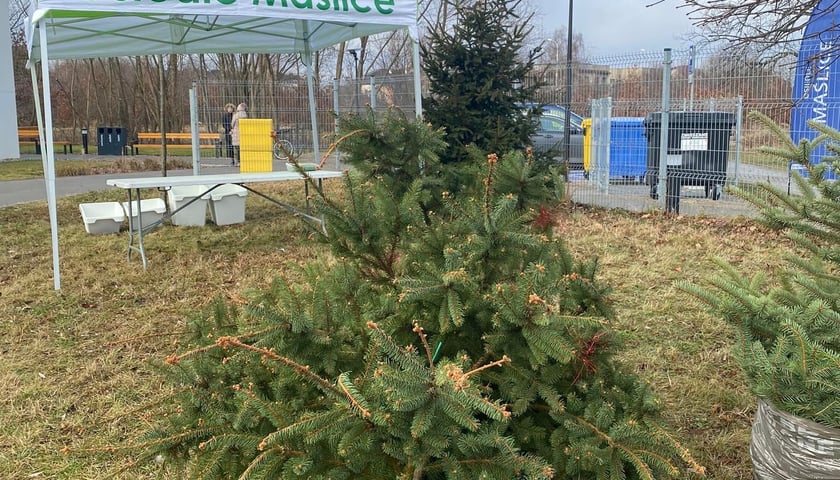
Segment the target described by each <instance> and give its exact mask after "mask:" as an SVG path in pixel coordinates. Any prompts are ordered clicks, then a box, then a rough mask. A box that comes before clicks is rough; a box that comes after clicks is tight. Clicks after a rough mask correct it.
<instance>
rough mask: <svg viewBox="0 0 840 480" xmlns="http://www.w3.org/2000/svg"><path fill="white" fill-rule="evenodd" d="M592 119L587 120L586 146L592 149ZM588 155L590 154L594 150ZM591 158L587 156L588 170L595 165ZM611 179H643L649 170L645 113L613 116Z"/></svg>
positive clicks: (611, 123) (611, 125) (611, 122)
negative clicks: (642, 115)
mask: <svg viewBox="0 0 840 480" xmlns="http://www.w3.org/2000/svg"><path fill="white" fill-rule="evenodd" d="M591 125H592V122H591V119H586V120H584V126H585V128H586V130H587V135H586V138H585V142H587V143H586V147H587V148H589V149H591V148H592V146H591V142H592V135H591V134H590V133H591V132H590V130H589V129H591ZM585 155H587V156H590V158H591V155H592V153H591V150H590V151H589V152H586V153H585ZM589 160H590V159H585V161H584V168H585V169H586V171H587V173H589V170H590V169H592V167H593V165H591V164H590V161H589ZM607 170H608V171H609V174H608V175H609V178H610V180H627V179H633V180H639V181H643V180H644V176H645V173H646V171H647V138H646V137H645V117H613V118H611V119H610V162H609V168H608V169H607Z"/></svg>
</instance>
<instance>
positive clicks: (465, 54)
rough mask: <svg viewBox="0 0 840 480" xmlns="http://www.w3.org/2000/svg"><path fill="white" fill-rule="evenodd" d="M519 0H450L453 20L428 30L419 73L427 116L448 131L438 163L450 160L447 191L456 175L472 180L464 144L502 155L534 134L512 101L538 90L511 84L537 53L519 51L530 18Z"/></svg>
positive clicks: (452, 187)
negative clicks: (424, 89)
mask: <svg viewBox="0 0 840 480" xmlns="http://www.w3.org/2000/svg"><path fill="white" fill-rule="evenodd" d="M521 3H522V0H479V1H476V2H453V3H452V7H453V10H454V12H455V16H454V19H453V23H452V24H450V25H447V26H441V27H440V29H439V30H433V31H432V32H430V40H429V42H428V44H424V45H423V46H422V48H423V70H424V71H425V72H426V75H427V76H428V77H429V96H428V97H427V98H424V99H423V103H424V109H425V118H426V119H427V120H428V121H429V122H430V123H431V124H432V125H433V126H434V127H435V128H444V129H445V132H446V133H445V137H444V139H445V140H446V143H447V144H448V148H447V150H446V152H445V153H444V154H443V163H444V164H454V165H452V168H451V169H450V172H449V173H450V175H451V176H450V177H449V178H450V179H451V185H449V186H448V187H447V188H448V189H449V190H450V191H453V192H455V191H457V190H458V187H460V185H461V184H462V183H458V180H464V179H469V178H473V175H472V174H473V173H474V172H472V171H469V172H463V171H461V170H459V169H460V168H461V164H465V163H466V164H469V163H471V162H470V154H469V152H468V147H469V146H474V147H475V148H477V149H479V150H480V152H482V155H483V154H488V153H496V154H499V155H501V154H504V153H507V152H509V151H511V150H514V149H520V148H522V147H523V146H524V145H526V144H527V142H528V138H529V136H530V135H531V134H532V133H533V132H534V131H535V128H536V126H535V125H534V123H533V122H532V121H531V118H530V116H529V115H523V114H522V111H521V107H520V106H518V105H517V103H519V104H522V103H526V102H531V101H533V98H534V94H535V92H536V91H537V89H538V88H539V87H540V85H538V84H531V85H523V86H522V87H521V88H516V87H517V86H518V85H519V84H518V83H517V82H521V83H525V80H526V79H527V78H529V77H530V72H531V71H532V70H533V69H534V61H535V59H536V58H537V56H538V55H539V50H533V51H528V52H525V53H523V50H524V44H525V41H526V39H527V37H528V35H529V33H530V31H531V26H530V25H531V22H530V17H527V18H521V17H520V16H519V15H518V14H517V10H519V9H520V4H521ZM523 56H524V58H523ZM459 173H460V174H461V175H460V176H459Z"/></svg>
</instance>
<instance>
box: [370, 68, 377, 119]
mask: <svg viewBox="0 0 840 480" xmlns="http://www.w3.org/2000/svg"><path fill="white" fill-rule="evenodd" d="M370 109H371V110H373V111H376V77H375V76H373V75H371V76H370Z"/></svg>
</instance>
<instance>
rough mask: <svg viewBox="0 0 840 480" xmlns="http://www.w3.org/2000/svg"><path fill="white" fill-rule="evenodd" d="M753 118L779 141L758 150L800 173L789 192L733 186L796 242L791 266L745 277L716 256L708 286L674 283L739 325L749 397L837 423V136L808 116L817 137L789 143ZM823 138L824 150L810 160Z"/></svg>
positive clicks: (770, 125) (839, 282) (839, 392)
mask: <svg viewBox="0 0 840 480" xmlns="http://www.w3.org/2000/svg"><path fill="white" fill-rule="evenodd" d="M751 116H752V117H753V118H754V119H757V120H759V121H760V122H761V123H762V124H764V125H765V126H766V127H767V128H768V129H769V130H770V131H771V132H773V133H774V136H775V137H776V138H777V139H778V140H779V142H780V144H781V145H782V147H777V148H764V149H762V150H763V152H764V153H765V154H767V155H769V156H772V157H775V158H778V159H781V160H783V161H786V162H790V163H791V164H792V165H799V166H801V167H802V168H803V170H804V172H806V174H805V175H804V176H803V175H800V174H798V173H795V172H794V173H793V180H794V182H795V186H796V191H794V193H788V192H787V191H785V190H783V189H781V188H778V187H775V186H772V185H770V184H769V183H766V184H759V185H757V186H755V188H754V189H746V188H740V189H734V190H733V191H734V193H736V194H737V195H739V196H740V197H742V198H744V199H746V200H747V201H749V202H751V203H752V204H753V205H755V206H756V207H757V208H758V210H759V212H760V213H761V219H760V220H761V221H762V222H764V223H765V224H766V225H768V226H769V227H771V228H774V229H779V230H783V231H785V232H787V235H788V237H789V238H790V239H791V240H792V242H793V245H794V246H795V247H796V248H795V249H789V250H787V251H785V253H784V255H785V259H786V260H787V262H788V267H787V268H785V269H784V270H783V271H780V272H777V275H776V276H775V278H772V277H769V276H768V275H767V273H765V272H761V273H759V274H757V275H755V276H753V277H751V278H747V277H745V276H744V275H742V274H741V273H740V272H739V271H738V270H737V268H736V267H734V266H732V265H730V264H728V263H726V262H725V261H723V260H720V261H719V263H720V265H721V268H722V273H721V274H720V275H718V276H715V277H713V278H710V279H709V280H708V284H707V285H694V284H686V283H682V284H680V285H681V287H682V288H683V289H684V290H686V291H687V292H689V293H691V294H693V295H694V296H695V297H697V298H699V299H701V300H702V301H703V302H705V303H706V304H707V305H709V306H711V307H712V308H713V309H714V310H715V311H716V312H717V313H719V314H720V315H721V316H722V317H723V318H724V319H726V320H727V321H728V322H730V323H732V324H733V325H735V326H736V327H738V329H739V332H740V337H741V342H740V343H739V345H738V353H739V358H740V362H741V365H742V366H743V368H744V371H745V373H746V375H747V378H748V380H749V382H750V387H751V389H752V391H753V393H755V394H756V395H757V396H758V397H760V398H763V399H765V400H768V401H769V402H770V403H771V404H773V405H775V406H776V407H777V408H779V409H781V410H784V411H787V412H789V413H791V414H794V415H798V416H800V417H804V418H807V419H810V420H814V421H817V422H819V423H822V424H824V425H828V426H833V427H837V428H840V402H838V398H840V277H838V273H840V184H838V182H837V180H836V178H837V176H838V174H840V163H838V159H837V157H836V155H837V153H838V152H840V149H838V147H837V145H838V142H840V132H837V131H836V130H834V129H831V128H828V127H826V126H825V125H821V124H818V123H814V122H812V123H810V124H809V125H810V126H811V127H812V128H814V129H816V130H817V131H818V133H819V135H818V136H817V137H816V138H815V139H813V140H807V139H803V140H802V141H801V142H800V143H799V144H798V145H795V144H793V142H791V140H790V137H789V136H788V133H787V132H786V131H784V130H783V129H781V128H780V127H779V126H778V125H775V124H774V123H773V122H772V120H770V119H769V118H768V117H766V116H764V115H762V114H759V113H752V114H751ZM824 142H827V143H826V146H827V149H828V151H829V152H830V155H829V156H828V157H826V158H823V159H822V160H821V161H820V162H819V163H816V164H814V163H811V161H810V159H811V154H812V151H813V150H814V149H815V148H816V147H817V146H818V145H820V144H822V143H824Z"/></svg>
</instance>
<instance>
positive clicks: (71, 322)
mask: <svg viewBox="0 0 840 480" xmlns="http://www.w3.org/2000/svg"><path fill="white" fill-rule="evenodd" d="M291 187H292V186H279V187H278V186H273V187H270V188H274V189H275V191H279V190H282V191H283V192H282V194H283V195H287V196H289V197H291V198H295V199H296V202H295V203H298V204H300V203H301V202H302V198H299V197H300V196H301V193H300V192H299V191H298V190H296V189H295V190H289V189H290V188H291ZM327 188H328V190H331V191H333V192H335V191H336V190H337V188H338V183H337V182H335V181H332V182H328V183H327ZM118 199H122V197H121V195H120V194H119V192H100V193H93V194H88V195H82V196H76V197H71V198H66V199H61V200H60V201H59V217H60V219H59V222H60V225H61V237H60V244H61V257H62V272H63V276H62V287H63V288H62V290H61V291H60V292H55V291H53V290H52V280H51V257H50V240H49V239H50V235H49V220H48V214H47V208H46V204H45V203H43V202H42V203H34V204H29V205H22V206H13V207H7V208H3V209H0V224H2V225H3V235H0V248H2V250H0V251H2V252H3V253H4V255H3V256H2V257H0V318H1V319H2V327H0V328H2V341H0V360H2V362H3V368H2V370H0V372H1V373H0V382H2V383H3V384H4V385H6V393H5V394H4V395H3V396H2V400H0V412H2V413H0V415H2V418H0V421H2V427H0V432H2V434H0V472H2V473H0V477H2V478H61V479H93V478H102V477H105V476H106V475H107V474H108V473H113V472H114V470H115V469H117V468H118V467H120V466H123V465H125V463H126V457H124V456H122V455H119V454H112V453H89V452H87V451H86V450H85V449H88V448H93V449H97V448H101V447H106V446H125V445H128V443H129V442H130V441H131V439H132V438H134V437H135V436H136V434H137V433H138V432H140V431H142V430H144V429H145V428H147V426H148V425H149V424H151V423H153V422H154V421H155V419H154V418H147V417H146V416H144V415H143V414H142V413H138V412H137V411H136V410H135V409H136V408H137V407H138V406H140V405H142V404H144V403H146V402H148V401H150V400H153V399H158V398H163V397H165V396H166V395H167V393H168V390H167V387H165V386H164V385H163V383H162V382H161V381H160V379H159V378H158V377H157V376H156V375H155V374H154V370H153V368H152V367H151V366H150V362H153V361H160V360H161V359H162V358H163V357H165V356H166V355H167V354H169V353H172V352H173V351H174V350H176V349H177V348H178V342H179V339H180V336H179V334H181V333H182V332H184V330H185V329H186V319H187V317H188V316H189V315H191V314H192V313H193V312H195V311H196V310H198V309H199V308H200V307H201V306H203V305H205V304H207V303H208V302H210V301H211V300H212V299H213V298H215V297H217V296H221V297H223V298H225V299H227V300H228V301H230V302H233V303H243V302H245V301H246V298H247V296H248V290H249V289H260V288H263V287H265V286H267V285H268V283H269V282H270V281H271V280H272V278H273V277H274V276H276V275H278V274H279V273H281V272H283V271H284V270H286V269H287V267H288V266H289V265H290V263H298V262H306V261H307V260H308V259H310V258H313V257H314V256H315V255H316V254H318V252H319V248H320V247H317V246H316V245H314V244H313V242H312V241H311V240H310V239H309V238H307V230H306V229H305V228H304V227H303V226H302V225H301V224H300V223H298V222H295V221H290V216H289V215H288V214H286V213H285V212H282V211H280V210H278V209H277V208H276V207H275V206H273V205H270V204H268V202H266V201H265V200H262V199H260V198H258V197H256V196H253V195H250V196H249V197H248V205H247V209H248V210H247V212H248V220H247V222H246V223H245V224H242V225H232V226H227V227H216V226H213V225H208V226H206V227H174V226H164V227H162V228H161V229H159V230H158V231H156V232H155V233H153V234H151V235H150V236H148V237H147V242H146V246H147V251H148V253H149V262H150V263H149V269H148V270H146V271H144V270H143V268H142V267H141V265H140V263H139V261H136V260H135V261H132V262H126V250H125V248H126V238H125V235H124V234H121V235H108V236H91V235H88V234H86V233H85V230H84V227H83V225H82V223H81V220H80V218H79V212H78V207H77V205H78V203H79V202H83V201H94V200H97V201H101V200H118ZM561 217H562V218H561V219H560V222H559V225H558V229H559V231H560V232H561V233H562V234H563V236H564V237H565V238H567V239H568V243H569V246H570V248H571V249H572V250H573V251H576V252H578V253H579V254H580V255H587V256H589V255H595V256H599V257H600V258H601V259H602V263H603V270H602V273H603V276H604V277H605V278H606V279H607V280H608V282H609V283H610V284H612V285H613V286H614V288H615V290H614V299H615V303H616V307H617V311H618V312H619V318H618V320H617V325H616V327H617V328H618V329H619V330H621V331H623V332H625V334H626V338H627V349H626V352H625V353H624V354H623V358H624V359H625V360H626V361H627V362H628V363H629V365H630V366H631V368H633V369H635V370H636V371H637V372H638V373H639V374H640V375H642V376H643V377H645V378H647V379H648V380H649V381H650V382H651V383H652V384H653V385H654V388H655V390H656V391H657V392H658V393H659V394H660V395H661V396H662V398H663V400H664V402H665V404H666V406H667V408H666V419H667V421H668V422H669V423H671V425H672V426H673V427H674V428H675V429H676V431H677V432H678V435H679V437H680V438H681V439H682V440H683V441H684V442H685V443H686V444H687V445H688V446H689V447H690V448H691V450H692V451H693V452H694V454H695V455H696V456H697V457H698V459H699V460H701V462H702V463H703V464H704V465H705V466H706V467H707V469H708V471H709V474H710V475H709V477H710V478H714V479H738V478H743V479H747V478H750V463H749V455H748V441H749V426H750V418H751V415H752V412H753V403H754V401H753V398H752V396H751V395H750V394H749V392H748V391H747V389H746V388H745V386H744V382H743V381H742V378H741V374H740V372H739V370H738V369H737V367H736V365H735V363H734V360H733V358H732V356H731V353H730V351H731V346H732V344H733V331H732V330H731V329H730V328H728V327H727V326H726V325H724V324H722V323H721V322H720V321H719V320H717V319H715V318H713V317H711V316H710V315H708V314H707V313H706V312H705V311H704V310H703V309H702V308H701V307H700V306H699V305H697V304H695V303H694V302H692V301H690V300H689V299H688V298H687V296H686V295H685V294H683V293H681V292H679V291H677V290H676V289H675V288H674V287H673V285H672V283H673V281H674V280H677V279H700V278H703V277H704V276H706V275H709V274H710V273H713V268H714V267H713V266H712V263H711V262H710V258H711V257H712V256H721V257H724V258H727V259H729V260H732V261H733V262H736V263H737V264H739V265H741V266H742V267H743V268H744V269H745V270H746V271H756V270H766V269H768V268H773V267H774V266H776V265H777V264H778V263H779V261H780V259H779V254H778V248H779V245H780V243H782V242H783V241H782V240H781V239H779V238H778V237H777V236H775V235H774V234H772V233H768V232H766V231H764V230H763V229H761V228H758V227H755V226H754V225H753V224H752V223H751V222H749V221H747V220H716V219H708V218H699V219H689V218H669V217H664V216H660V215H637V214H628V213H622V212H606V211H601V210H589V209H580V208H578V209H572V210H568V211H564V212H563V213H562V214H561ZM65 447H69V448H70V449H71V453H70V454H63V453H62V449H64V448H65ZM155 470H156V468H155V466H154V465H148V466H142V467H141V468H140V470H139V471H138V470H134V471H132V472H131V473H119V474H116V475H115V477H116V478H158V477H157V476H155V474H154V473H153V472H154V471H155Z"/></svg>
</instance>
